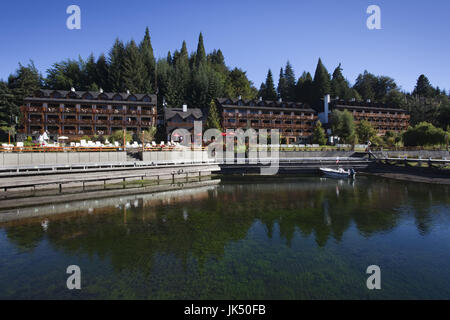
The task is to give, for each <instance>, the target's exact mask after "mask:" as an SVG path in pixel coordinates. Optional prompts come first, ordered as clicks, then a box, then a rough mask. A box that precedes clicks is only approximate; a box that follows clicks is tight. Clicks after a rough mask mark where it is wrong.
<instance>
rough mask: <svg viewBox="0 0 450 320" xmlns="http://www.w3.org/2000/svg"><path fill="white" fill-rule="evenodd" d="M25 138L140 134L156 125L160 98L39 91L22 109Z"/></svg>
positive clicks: (150, 95) (143, 95)
mask: <svg viewBox="0 0 450 320" xmlns="http://www.w3.org/2000/svg"><path fill="white" fill-rule="evenodd" d="M21 112H22V115H23V117H22V124H21V130H20V133H21V134H22V136H23V137H26V136H32V137H33V138H35V139H36V137H37V136H39V135H40V134H42V133H43V132H48V134H49V136H50V138H51V139H56V138H57V137H58V136H67V137H69V139H71V140H74V139H77V138H80V137H82V136H86V135H87V136H93V135H109V134H111V133H113V132H114V131H116V130H124V129H126V130H127V131H132V132H140V131H141V130H145V129H148V128H149V127H152V126H156V119H157V110H156V95H152V94H137V93H136V94H133V93H129V92H128V93H111V92H102V91H99V92H94V91H75V90H73V89H72V90H71V91H64V90H38V91H36V92H35V94H34V95H33V96H32V97H27V98H25V104H24V105H23V106H21Z"/></svg>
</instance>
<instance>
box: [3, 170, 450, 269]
mask: <svg viewBox="0 0 450 320" xmlns="http://www.w3.org/2000/svg"><path fill="white" fill-rule="evenodd" d="M448 193H449V188H448V187H446V186H433V185H423V184H415V183H405V182H398V181H393V180H385V179H373V178H370V179H369V178H365V177H360V178H359V179H358V180H357V181H356V182H354V183H350V182H347V181H337V180H329V179H318V178H306V177H303V178H296V179H279V178H273V179H272V180H269V181H267V180H260V179H251V178H245V179H241V180H238V181H235V180H233V179H231V180H230V181H224V182H223V183H222V184H221V185H219V186H217V187H214V188H208V189H204V190H199V191H191V192H186V193H185V194H184V195H183V194H180V193H177V194H176V195H170V193H168V194H167V195H166V196H165V197H163V198H152V197H150V196H142V195H141V196H135V197H133V198H132V199H130V200H126V202H125V203H123V201H116V203H115V202H114V201H115V200H110V201H109V202H108V204H107V205H106V206H102V202H105V203H106V201H103V200H99V201H98V205H97V206H96V207H93V208H89V209H80V210H74V211H72V212H65V213H62V214H60V215H51V216H46V217H39V218H30V219H24V220H15V221H9V222H4V223H2V224H0V228H3V229H4V230H5V231H6V235H7V239H8V240H9V242H10V243H12V244H14V245H15V246H16V248H17V249H18V250H19V251H21V252H32V251H33V250H34V248H36V247H37V246H39V244H40V243H41V242H42V241H43V240H44V239H46V240H47V241H48V243H49V244H50V246H51V247H52V248H53V250H56V251H58V252H63V253H64V254H66V255H78V254H84V255H87V256H89V257H94V256H96V257H99V258H100V259H102V260H105V259H107V260H108V261H110V263H111V266H112V268H113V270H114V271H115V272H121V271H123V270H127V271H130V272H131V271H133V270H138V271H142V272H144V273H145V274H147V275H148V274H150V273H151V272H152V269H153V267H154V265H155V264H157V263H158V259H160V257H161V256H171V257H175V258H176V259H177V260H179V261H180V262H181V265H182V266H183V270H184V272H186V270H187V269H188V265H189V264H190V261H191V260H192V259H195V261H197V264H198V267H199V268H200V271H201V270H202V268H203V267H204V264H205V263H207V262H208V261H219V260H221V259H223V257H224V255H225V253H226V251H227V250H231V249H230V248H231V247H230V245H231V244H232V243H237V242H239V241H245V239H246V238H248V235H249V232H251V231H253V232H258V233H262V234H259V236H261V237H266V238H267V239H269V240H267V241H269V242H267V241H266V242H264V243H270V239H274V238H279V239H280V241H281V242H283V243H284V245H286V246H287V247H291V246H292V243H293V242H294V241H299V239H314V241H315V243H316V246H317V247H318V248H323V247H326V246H327V244H328V243H329V242H330V240H331V239H332V240H333V243H337V244H339V243H340V242H341V241H342V239H343V237H344V235H345V234H346V232H347V231H348V230H350V229H352V228H355V230H357V232H358V234H359V236H360V237H362V238H365V239H371V238H372V237H374V236H376V235H383V234H387V233H390V232H392V231H393V230H395V229H396V228H397V227H398V226H399V224H401V223H402V221H403V220H407V219H414V223H415V226H416V229H417V233H418V236H425V235H427V234H429V233H430V232H432V231H433V228H434V227H435V226H436V224H439V223H442V219H444V220H445V223H446V224H447V226H448V224H449V216H450V214H449V201H450V200H449V197H448ZM122 200H123V199H122ZM44 220H47V221H48V222H47V223H46V226H45V228H44V227H43V226H42V225H41V223H42V222H43V221H44ZM259 226H262V228H259ZM255 230H256V231H255ZM267 245H269V244H267Z"/></svg>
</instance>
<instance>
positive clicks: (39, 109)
mask: <svg viewBox="0 0 450 320" xmlns="http://www.w3.org/2000/svg"><path fill="white" fill-rule="evenodd" d="M26 110H27V111H28V112H39V113H40V112H44V111H45V109H44V107H28V108H27V109H26Z"/></svg>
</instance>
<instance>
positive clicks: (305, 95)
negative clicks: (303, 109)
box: [296, 71, 314, 105]
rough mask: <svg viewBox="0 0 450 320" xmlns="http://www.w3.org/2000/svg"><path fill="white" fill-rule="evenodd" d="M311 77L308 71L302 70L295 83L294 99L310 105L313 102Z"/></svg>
mask: <svg viewBox="0 0 450 320" xmlns="http://www.w3.org/2000/svg"><path fill="white" fill-rule="evenodd" d="M313 87H314V84H313V79H312V77H311V74H310V73H309V72H306V71H304V72H303V74H302V76H301V77H300V78H299V79H298V81H297V85H296V100H297V101H299V102H303V103H307V104H309V105H312V103H313V97H314V95H313Z"/></svg>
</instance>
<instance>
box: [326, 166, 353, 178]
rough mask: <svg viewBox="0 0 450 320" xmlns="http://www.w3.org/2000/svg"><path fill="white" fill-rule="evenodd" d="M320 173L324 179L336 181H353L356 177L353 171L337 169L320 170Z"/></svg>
mask: <svg viewBox="0 0 450 320" xmlns="http://www.w3.org/2000/svg"><path fill="white" fill-rule="evenodd" d="M320 172H322V173H323V174H324V175H325V176H326V177H330V178H338V179H354V178H355V175H356V172H355V170H353V169H349V170H344V169H342V168H339V169H331V168H320Z"/></svg>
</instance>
